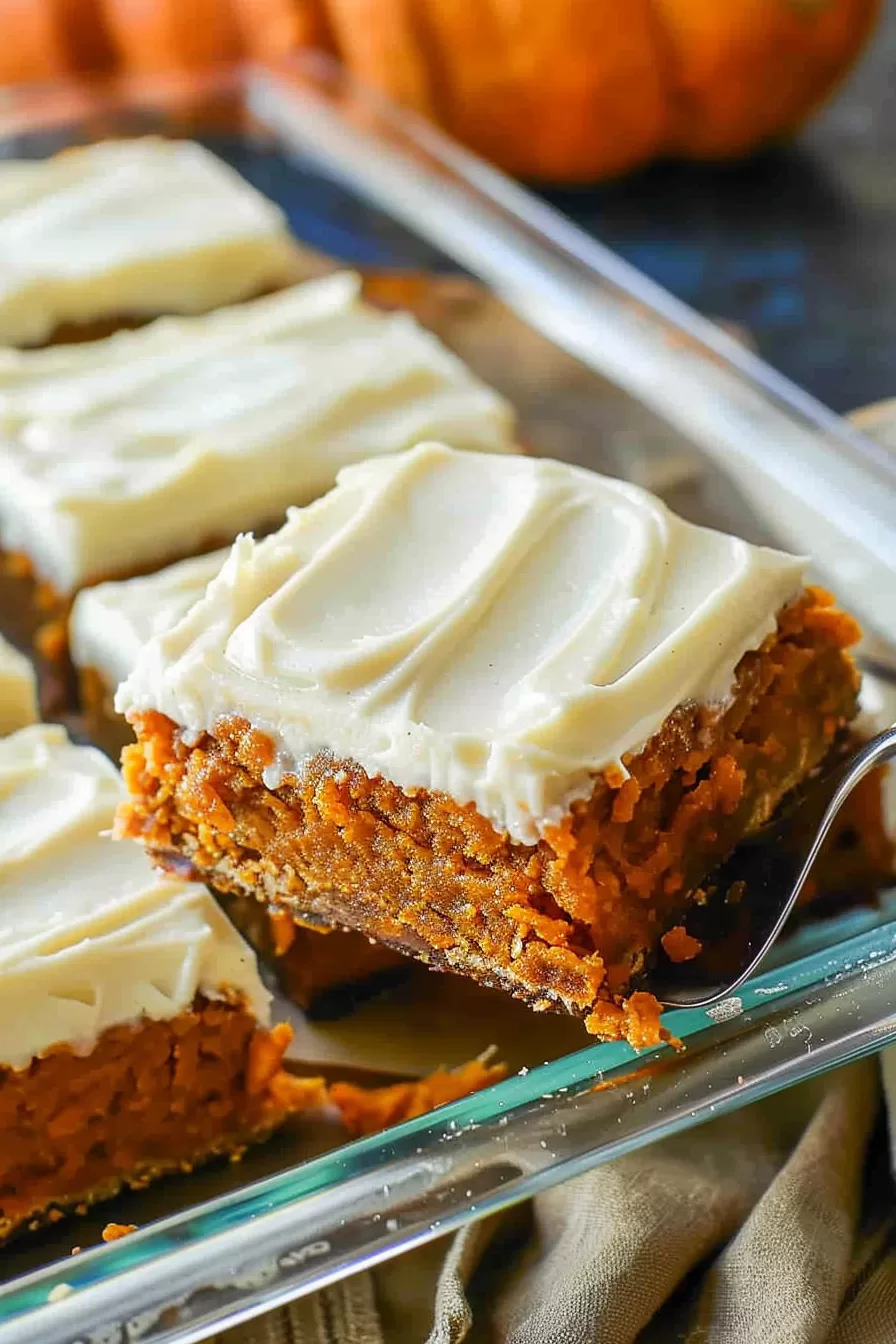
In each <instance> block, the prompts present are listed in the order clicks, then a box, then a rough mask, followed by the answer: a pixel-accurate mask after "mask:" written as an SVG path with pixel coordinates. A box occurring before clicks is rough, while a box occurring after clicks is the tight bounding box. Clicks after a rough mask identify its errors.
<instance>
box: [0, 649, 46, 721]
mask: <svg viewBox="0 0 896 1344" xmlns="http://www.w3.org/2000/svg"><path fill="white" fill-rule="evenodd" d="M36 718H37V681H36V678H35V676H34V668H33V667H32V666H31V664H30V662H29V661H28V659H27V658H26V657H25V655H24V654H22V653H19V651H18V649H14V648H13V646H12V645H11V644H10V643H8V642H7V641H6V640H5V639H4V638H3V636H2V635H0V737H3V736H4V735H5V734H6V733H12V732H14V731H15V730H16V728H24V727H25V725H26V724H28V723H34V721H35V719H36Z"/></svg>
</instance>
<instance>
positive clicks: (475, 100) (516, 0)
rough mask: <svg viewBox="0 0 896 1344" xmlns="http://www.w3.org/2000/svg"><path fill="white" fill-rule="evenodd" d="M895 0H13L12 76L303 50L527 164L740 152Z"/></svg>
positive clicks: (0, 29) (563, 166)
mask: <svg viewBox="0 0 896 1344" xmlns="http://www.w3.org/2000/svg"><path fill="white" fill-rule="evenodd" d="M880 7H881V0H26V2H25V3H23V0H0V81H7V82H10V81H13V80H21V79H26V78H45V77H47V76H52V75H57V74H61V73H65V72H66V71H70V70H75V69H82V68H97V67H101V68H102V67H108V66H109V65H110V64H115V65H118V66H122V67H124V68H125V69H128V70H133V71H139V72H141V73H144V72H147V71H152V70H161V69H167V68H171V67H172V66H175V65H182V66H197V65H202V64H205V63H208V62H212V61H221V60H228V59H232V58H235V57H239V56H261V57H271V56H278V55H283V54H286V53H287V52H289V51H293V50H295V49H296V48H297V47H300V46H318V47H324V48H326V49H327V50H329V51H331V52H333V53H335V54H336V55H337V56H339V57H340V59H341V60H342V61H343V62H344V63H345V64H346V65H347V66H348V67H349V69H351V70H353V71H354V72H355V73H356V74H357V75H359V76H360V77H361V78H362V79H364V80H366V81H367V82H368V83H369V84H372V85H374V86H375V87H377V88H379V89H381V90H382V91H383V92H385V93H387V94H390V95H391V96H392V97H394V98H396V99H398V100H399V101H401V102H404V103H405V104H406V105H408V106H410V107H413V108H415V109H416V110H417V111H420V112H423V113H425V114H426V115H427V116H429V117H431V118H433V119H434V120H436V121H438V122H440V123H441V124H442V125H443V126H445V127H446V128H447V129H448V130H449V131H451V132H452V133H453V134H454V135H455V136H457V138H458V139H460V140H462V141H464V142H465V143H466V144H468V145H470V146H471V147H472V148H473V149H475V150H477V151H478V152H479V153H480V154H483V155H484V156H485V157H486V158H489V159H491V160H493V161H494V162H495V163H497V164H499V165H500V166H501V167H502V168H505V169H507V170H508V171H510V172H512V173H515V174H517V175H518V176H521V177H529V178H535V179H541V180H545V181H558V182H584V181H593V180H596V179H598V178H601V177H608V176H614V175H616V174H618V173H621V172H624V171H626V170H627V169H630V168H634V167H636V166H637V165H639V164H642V163H644V162H646V161H647V160H649V159H651V158H654V157H656V156H658V155H669V154H672V155H681V156H685V157H689V158H728V157H732V156H735V155H739V154H743V153H745V152H746V151H748V150H750V149H752V148H754V147H755V146H756V145H759V144H761V143H762V142H763V141H765V140H768V139H770V138H771V137H773V136H775V135H779V134H782V133H785V132H788V131H791V130H793V129H794V128H795V127H796V126H798V125H799V124H800V122H801V121H802V120H803V119H804V118H805V117H806V116H807V115H808V114H809V113H810V112H811V111H812V110H813V108H814V107H816V106H817V105H818V104H819V103H820V102H821V101H822V100H823V99H824V97H825V96H826V95H827V94H828V93H829V92H830V90H831V89H832V88H833V86H834V85H835V84H836V82H837V81H838V79H839V78H840V77H841V76H842V75H843V74H844V73H845V72H846V70H848V68H849V66H850V65H851V63H852V61H853V60H854V58H855V56H856V55H857V54H858V52H859V51H860V49H861V47H862V45H863V43H864V42H865V40H866V38H867V36H868V34H869V33H870V31H871V28H872V26H873V23H874V20H875V18H876V17H877V14H878V12H879V10H880Z"/></svg>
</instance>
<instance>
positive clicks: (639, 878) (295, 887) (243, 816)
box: [119, 590, 858, 1045]
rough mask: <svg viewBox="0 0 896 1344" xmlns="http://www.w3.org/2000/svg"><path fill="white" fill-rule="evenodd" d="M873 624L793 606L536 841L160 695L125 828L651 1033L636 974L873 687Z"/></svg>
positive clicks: (171, 852) (627, 1029)
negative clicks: (290, 750) (867, 676)
mask: <svg viewBox="0 0 896 1344" xmlns="http://www.w3.org/2000/svg"><path fill="white" fill-rule="evenodd" d="M857 634H858V631H857V627H856V626H855V623H854V622H853V621H852V620H851V618H850V617H848V616H845V615H844V614H843V613H841V612H839V611H837V610H836V608H834V606H833V605H832V599H831V598H830V597H829V596H828V595H827V594H825V593H823V592H821V591H820V590H807V591H806V593H805V594H804V595H803V596H802V597H801V598H800V599H798V600H797V601H796V602H794V603H792V604H791V605H789V606H788V607H787V608H785V609H784V610H783V611H782V612H781V613H780V614H779V619H778V626H777V630H776V632H775V633H774V634H773V635H772V636H770V637H769V638H768V639H767V640H766V641H765V643H764V644H763V646H762V648H761V649H759V650H756V651H754V652H751V653H748V654H746V655H745V656H744V658H743V659H742V660H741V662H740V663H739V665H738V668H737V671H736V676H735V685H734V690H733V694H732V697H731V699H730V701H729V702H728V703H727V704H726V705H725V706H698V705H687V706H682V707H680V708H679V709H678V710H676V711H675V712H674V713H673V714H672V715H670V717H669V718H668V719H667V721H666V723H665V724H664V725H663V727H662V729H661V730H660V731H659V732H658V733H657V734H656V735H655V736H654V737H653V738H652V739H651V740H650V742H648V743H647V745H646V746H645V747H644V749H643V750H642V751H640V752H639V753H637V754H636V755H632V756H631V757H630V758H627V759H626V761H625V764H626V767H627V769H628V771H629V776H628V778H627V779H623V778H622V777H620V778H614V777H612V775H609V774H603V775H598V776H596V777H595V784H594V790H593V792H592V794H591V796H590V797H589V798H588V799H585V800H583V801H582V802H580V803H576V804H574V805H573V806H572V808H571V809H570V812H569V814H568V815H567V817H566V818H565V819H564V821H563V823H562V824H561V825H560V826H556V827H552V828H549V829H548V830H547V831H546V832H545V834H544V837H543V839H542V840H540V841H539V842H538V843H537V844H535V845H522V844H518V843H515V842H513V841H511V840H510V839H509V838H508V837H507V836H506V835H501V834H499V833H498V832H497V831H496V830H495V829H494V827H493V826H492V825H491V824H490V823H489V822H488V821H487V820H486V819H485V818H484V817H482V816H481V815H480V814H479V813H477V811H476V809H475V807H473V806H471V805H469V806H460V805H458V804H457V803H455V802H454V801H453V800H451V799H449V798H446V797H444V796H441V795H438V794H428V793H426V792H425V791H415V792H405V791H403V790H401V789H399V788H397V787H396V786H395V785H393V784H390V783H389V782H388V781H386V780H383V779H381V778H373V779H372V778H370V777H369V776H367V775H366V774H365V773H364V771H363V770H361V769H360V768H359V767H358V766H357V765H355V764H353V763H352V762H334V761H333V760H332V759H330V758H327V757H325V756H319V757H316V758H315V759H314V760H312V761H311V763H310V765H309V767H308V768H307V770H306V772H305V774H304V775H303V776H302V778H301V779H296V778H294V777H287V779H286V780H285V781H284V782H283V784H282V785H281V787H280V788H279V789H277V790H276V791H272V790H269V789H267V788H266V787H265V786H264V783H263V778H262V772H263V770H264V767H265V765H266V764H267V763H268V762H269V761H270V759H271V754H272V747H271V744H270V742H269V741H268V739H266V738H265V737H263V736H262V735H261V734H259V733H257V732H254V731H253V730H252V728H251V726H250V725H249V724H247V723H246V722H245V721H240V720H236V719H228V720H222V721H221V722H219V723H218V724H217V725H216V726H215V735H214V736H211V735H205V736H204V737H203V738H202V739H201V740H200V741H199V742H198V743H197V744H196V745H195V746H193V747H188V746H186V745H185V744H184V742H183V741H182V740H181V739H180V736H179V732H178V728H177V725H175V724H173V723H171V721H170V720H168V719H166V718H164V716H162V715H159V714H153V713H150V714H145V715H141V716H136V717H135V719H134V726H135V729H136V731H137V734H138V739H139V740H138V743H137V745H135V746H133V747H130V748H128V749H127V750H126V752H125V756H124V770H125V779H126V782H127V784H128V787H129V790H130V793H131V795H132V799H131V802H130V803H128V804H126V805H125V806H124V807H123V809H122V812H121V816H120V822H119V827H120V830H121V832H122V833H123V834H127V835H131V836H134V837H137V838H140V839H142V840H143V841H144V843H145V844H146V845H147V847H148V848H149V849H150V850H151V851H152V852H153V853H154V854H155V856H156V857H157V859H158V860H159V861H161V862H162V863H163V864H164V863H168V864H174V865H175V866H176V865H177V863H178V862H182V861H183V860H186V861H187V862H188V863H189V864H190V865H191V866H192V867H193V868H194V869H195V870H196V871H198V872H199V873H200V874H202V875H203V876H204V877H205V878H207V879H208V880H210V881H211V882H212V883H213V885H216V886H218V887H222V888H224V889H226V890H229V891H232V892H235V893H237V894H242V895H246V896H254V897H257V898H258V899H261V900H264V901H273V902H276V903H277V904H278V905H280V906H282V907H285V908H287V909H289V910H290V912H291V913H292V914H293V916H294V917H295V918H296V919H298V920H299V921H301V922H307V923H310V924H314V923H316V922H321V923H325V924H331V925H332V924H335V925H339V926H342V927H346V928H356V929H359V930H360V931H362V932H364V933H366V934H368V935H370V936H373V937H375V938H377V939H378V940H379V941H381V942H383V943H385V944H387V945H390V946H392V947H395V948H397V949H398V950H400V951H403V952H406V953H410V954H411V955H414V956H417V957H418V958H420V959H421V960H424V961H426V962H428V963H429V964H430V965H433V966H434V967H438V968H441V969H448V970H453V971H458V972H461V973H464V974H467V975H471V976H472V977H473V978H475V979H477V980H480V981H481V982H483V983H486V984H491V985H495V986H498V987H500V988H503V989H505V990H508V991H509V992H511V993H513V994H515V995H516V996H518V997H520V998H523V999H525V1000H526V1001H527V1002H529V1003H530V1004H531V1005H532V1006H533V1007H535V1008H537V1009H547V1008H561V1009H565V1010H567V1011H569V1012H573V1013H576V1014H579V1015H582V1016H584V1017H585V1019H586V1025H587V1026H588V1029H589V1030H590V1031H592V1032H593V1033H594V1034H596V1035H598V1036H600V1037H603V1038H607V1039H618V1038H619V1037H621V1036H624V1037H626V1038H627V1039H629V1040H630V1041H632V1043H634V1044H637V1045H647V1044H652V1043H654V1042H655V1041H656V1040H657V1039H659V1036H660V1029H659V1009H658V1005H656V1003H655V1001H654V1000H652V999H651V997H650V996H649V995H646V994H636V995H629V996H628V997H626V991H627V989H628V988H629V986H630V984H631V981H632V977H633V976H634V975H636V974H637V973H638V972H639V971H641V970H642V969H643V967H644V965H645V964H646V962H647V960H648V959H649V958H650V957H651V956H652V955H653V953H654V952H655V950H656V948H657V945H658V942H659V939H660V936H661V935H662V934H663V932H664V931H665V930H666V929H667V928H668V927H669V926H670V925H671V924H673V923H675V922H676V916H678V915H679V914H680V912H681V910H682V908H683V907H684V906H685V905H686V903H687V899H688V896H689V894H690V893H691V892H693V891H694V890H695V889H696V888H698V887H699V884H700V882H701V880H702V879H703V878H704V877H705V876H706V874H707V873H708V872H709V871H710V870H711V869H712V868H713V867H714V866H715V864H716V863H717V862H718V861H719V860H720V859H721V858H722V857H723V856H724V855H725V854H727V853H728V852H729V851H730V850H731V848H733V846H734V845H735V844H736V842H737V841H738V840H739V839H740V838H741V837H742V836H743V835H744V834H747V833H749V832H750V831H752V830H753V829H755V828H756V827H757V826H759V825H761V824H762V823H763V822H764V821H765V820H766V819H767V818H768V817H769V816H770V815H771V813H772V812H773V811H774V809H775V807H776V806H777V804H778V802H779V801H780V799H781V798H782V797H783V796H784V795H785V794H786V793H787V792H789V790H790V789H791V788H793V787H794V786H795V785H796V784H797V783H798V782H799V781H800V780H801V779H802V778H804V777H805V775H806V774H807V773H808V772H809V771H810V770H811V769H812V768H813V767H814V766H815V765H817V764H818V763H819V761H821V760H822V758H823V757H824V755H825V754H826V752H827V750H828V748H829V746H830V744H831V743H832V742H833V740H834V738H835V736H836V735H837V733H838V732H839V731H840V730H841V729H842V728H843V727H844V726H845V724H846V723H847V722H848V721H849V720H850V719H851V718H852V716H853V715H854V713H855V708H856V694H857V689H858V675H857V673H856V670H855V667H854V664H853V663H852V660H851V659H850V658H849V657H848V655H846V654H845V652H844V650H845V648H846V647H847V646H848V645H849V644H851V643H853V642H854V640H855V639H856V637H857Z"/></svg>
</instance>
